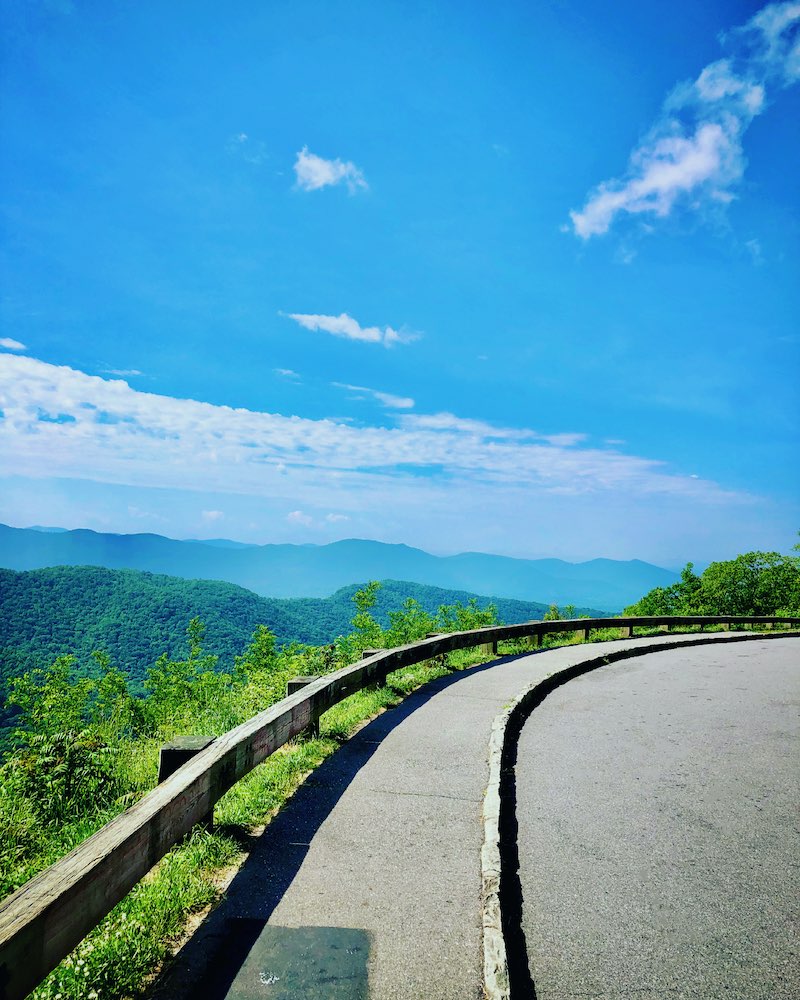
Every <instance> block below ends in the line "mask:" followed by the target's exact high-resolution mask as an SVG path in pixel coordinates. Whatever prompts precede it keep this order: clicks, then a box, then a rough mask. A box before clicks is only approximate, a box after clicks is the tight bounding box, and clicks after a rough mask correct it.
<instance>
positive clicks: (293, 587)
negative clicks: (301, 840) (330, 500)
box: [0, 525, 677, 611]
mask: <svg viewBox="0 0 800 1000" xmlns="http://www.w3.org/2000/svg"><path fill="white" fill-rule="evenodd" d="M0 565H1V566H5V567H7V568H8V569H15V570H28V569H39V568H42V567H46V566H65V565H66V566H87V565H89V566H105V567H107V568H110V569H139V570H146V571H148V572H151V573H167V574H169V575H171V576H179V577H183V578H185V579H205V580H224V581H227V582H229V583H235V584H238V585H239V586H242V587H246V588H247V589H249V590H252V591H254V592H255V593H256V594H261V595H263V596H268V597H325V596H327V595H329V594H332V593H333V592H334V591H336V590H338V589H339V588H340V587H343V586H346V585H347V584H350V583H353V582H355V581H364V580H382V579H393V580H413V581H414V582H416V583H424V584H428V585H430V586H436V587H444V588H445V589H449V590H452V589H456V590H462V591H469V592H470V593H482V594H487V593H488V594H496V595H498V596H500V597H509V598H516V599H518V600H528V601H537V602H541V603H546V604H549V603H556V604H560V605H564V604H575V605H581V606H585V607H595V608H602V609H604V610H607V611H616V610H619V609H621V608H622V607H624V606H625V605H626V604H630V603H632V602H634V601H636V600H638V599H639V598H640V597H641V596H642V595H643V594H645V593H647V592H648V591H649V590H652V589H653V587H657V586H668V585H670V584H671V583H674V582H675V580H676V579H677V574H675V573H673V572H671V571H670V570H666V569H662V568H660V567H658V566H653V565H651V564H650V563H645V562H641V561H640V560H638V559H634V560H631V561H628V562H619V561H616V560H613V559H592V560H591V561H589V562H583V563H568V562H564V561H563V560H561V559H511V558H508V557H506V556H496V555H488V554H485V553H480V552H465V553H462V554H460V555H456V556H434V555H431V554H430V553H428V552H423V551H422V550H421V549H414V548H411V547H410V546H408V545H387V544H385V543H383V542H373V541H367V540H363V539H347V540H345V541H341V542H333V543H331V544H329V545H253V546H246V547H243V548H242V547H238V548H236V547H234V548H231V547H221V546H220V542H219V540H217V541H216V542H215V543H214V544H211V545H209V544H207V543H205V542H199V541H191V542H186V541H176V540H174V539H171V538H164V537H162V536H161V535H150V534H146V535H145V534H142V535H112V534H101V533H98V532H95V531H89V530H86V529H79V530H75V531H65V532H61V533H50V532H48V533H45V532H41V531H36V530H33V529H31V528H9V527H7V526H5V525H1V526H0Z"/></svg>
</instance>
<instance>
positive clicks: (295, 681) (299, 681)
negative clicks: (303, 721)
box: [286, 674, 319, 740]
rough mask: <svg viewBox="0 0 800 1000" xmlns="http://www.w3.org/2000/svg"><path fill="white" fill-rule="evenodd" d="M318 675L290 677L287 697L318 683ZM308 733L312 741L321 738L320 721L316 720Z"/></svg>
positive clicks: (287, 683)
mask: <svg viewBox="0 0 800 1000" xmlns="http://www.w3.org/2000/svg"><path fill="white" fill-rule="evenodd" d="M318 680H319V675H318V674H305V675H304V676H303V677H290V678H289V680H288V681H287V682H286V697H287V698H288V697H289V695H290V694H294V693H295V691H302V689H303V688H304V687H307V686H308V685H309V684H310V683H311V682H312V681H318ZM305 732H306V733H308V735H309V736H310V737H311V739H312V740H316V739H318V738H319V719H318V718H317V719H314V721H313V722H312V723H311V724H310V725H309V727H308V728H307V729H306V730H305Z"/></svg>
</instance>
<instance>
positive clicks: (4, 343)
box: [0, 337, 28, 351]
mask: <svg viewBox="0 0 800 1000" xmlns="http://www.w3.org/2000/svg"><path fill="white" fill-rule="evenodd" d="M0 347H2V348H3V349H4V350H6V351H27V350H28V348H27V347H26V346H25V345H24V344H21V343H20V342H19V341H18V340H12V339H11V337H0Z"/></svg>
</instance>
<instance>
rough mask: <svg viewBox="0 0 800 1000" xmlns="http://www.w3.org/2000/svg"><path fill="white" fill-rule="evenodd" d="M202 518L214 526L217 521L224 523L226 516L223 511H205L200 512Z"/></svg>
mask: <svg viewBox="0 0 800 1000" xmlns="http://www.w3.org/2000/svg"><path fill="white" fill-rule="evenodd" d="M200 516H201V517H202V518H203V520H204V521H208V523H209V524H213V523H214V522H215V521H222V520H223V519H224V517H225V514H224V512H223V511H221V510H204V511H201V512H200Z"/></svg>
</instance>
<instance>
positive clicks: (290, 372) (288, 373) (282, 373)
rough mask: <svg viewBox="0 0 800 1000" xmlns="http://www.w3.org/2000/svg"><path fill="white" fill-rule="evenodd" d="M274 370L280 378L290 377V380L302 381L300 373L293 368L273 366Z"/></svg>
mask: <svg viewBox="0 0 800 1000" xmlns="http://www.w3.org/2000/svg"><path fill="white" fill-rule="evenodd" d="M272 370H273V372H274V373H275V374H276V375H277V376H278V377H279V378H285V379H289V381H290V382H299V381H300V374H299V373H298V372H296V371H294V369H292V368H273V369H272Z"/></svg>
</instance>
